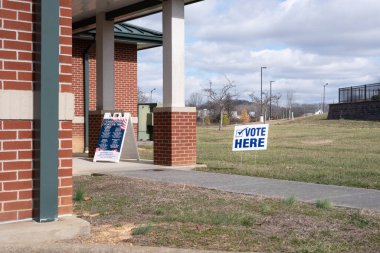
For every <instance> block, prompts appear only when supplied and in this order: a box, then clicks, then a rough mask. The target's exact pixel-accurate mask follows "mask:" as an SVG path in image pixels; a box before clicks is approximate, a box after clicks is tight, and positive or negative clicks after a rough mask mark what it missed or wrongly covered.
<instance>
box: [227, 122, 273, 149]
mask: <svg viewBox="0 0 380 253" xmlns="http://www.w3.org/2000/svg"><path fill="white" fill-rule="evenodd" d="M268 130H269V125H268V124H259V125H249V126H248V125H243V126H235V130H234V139H233V141H232V151H248V150H266V149H267V143H268Z"/></svg>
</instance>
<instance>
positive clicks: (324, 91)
mask: <svg viewBox="0 0 380 253" xmlns="http://www.w3.org/2000/svg"><path fill="white" fill-rule="evenodd" d="M327 85H329V84H328V83H326V84H324V85H323V103H322V112H323V113H325V95H326V86H327Z"/></svg>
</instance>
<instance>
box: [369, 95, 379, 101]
mask: <svg viewBox="0 0 380 253" xmlns="http://www.w3.org/2000/svg"><path fill="white" fill-rule="evenodd" d="M371 100H372V101H380V95H376V96H372V97H371Z"/></svg>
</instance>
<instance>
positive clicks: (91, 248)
mask: <svg viewBox="0 0 380 253" xmlns="http://www.w3.org/2000/svg"><path fill="white" fill-rule="evenodd" d="M20 240H21V239H20ZM0 252H7V253H25V252H28V253H222V251H206V250H190V249H172V248H157V247H139V246H127V245H104V244H69V243H45V244H21V245H20V244H19V245H17V244H0ZM223 252H224V251H223ZM228 253H233V252H228Z"/></svg>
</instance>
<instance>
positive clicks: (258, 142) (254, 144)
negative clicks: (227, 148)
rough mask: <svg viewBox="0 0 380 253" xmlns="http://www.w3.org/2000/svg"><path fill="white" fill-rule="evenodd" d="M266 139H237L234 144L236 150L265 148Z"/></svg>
mask: <svg viewBox="0 0 380 253" xmlns="http://www.w3.org/2000/svg"><path fill="white" fill-rule="evenodd" d="M264 142H265V139H264V138H247V139H236V140H235V143H234V147H235V148H263V147H264Z"/></svg>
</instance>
